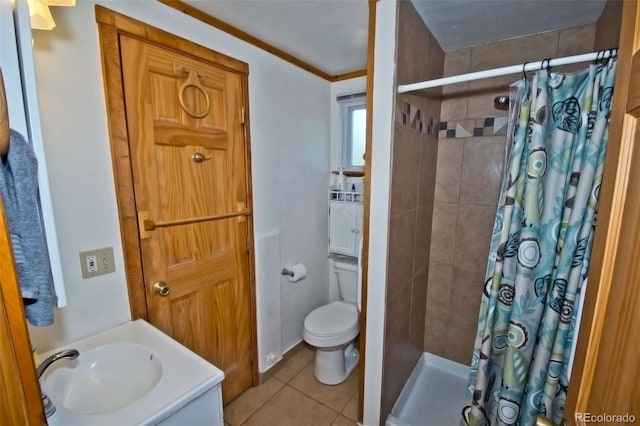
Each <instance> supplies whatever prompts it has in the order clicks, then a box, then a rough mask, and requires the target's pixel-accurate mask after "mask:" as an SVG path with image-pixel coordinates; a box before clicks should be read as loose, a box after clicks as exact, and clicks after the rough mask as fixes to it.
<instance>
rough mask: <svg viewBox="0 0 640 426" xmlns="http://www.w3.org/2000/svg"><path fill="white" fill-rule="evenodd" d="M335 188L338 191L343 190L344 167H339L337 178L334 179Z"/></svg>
mask: <svg viewBox="0 0 640 426" xmlns="http://www.w3.org/2000/svg"><path fill="white" fill-rule="evenodd" d="M336 189H337V190H338V191H344V168H343V167H340V172H339V173H338V178H337V179H336Z"/></svg>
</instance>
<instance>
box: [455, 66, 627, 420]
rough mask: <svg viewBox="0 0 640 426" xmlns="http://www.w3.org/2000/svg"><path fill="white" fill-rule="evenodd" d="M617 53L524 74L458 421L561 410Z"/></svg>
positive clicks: (555, 414) (552, 414)
mask: <svg viewBox="0 0 640 426" xmlns="http://www.w3.org/2000/svg"><path fill="white" fill-rule="evenodd" d="M615 68H616V62H615V60H610V61H609V62H608V63H606V64H593V65H590V66H589V68H588V69H586V70H584V71H581V72H576V73H571V74H559V73H552V72H550V71H549V70H541V71H539V72H537V73H536V74H535V75H534V76H533V79H532V81H524V82H523V84H524V87H523V89H524V90H521V91H520V93H521V94H522V96H523V97H522V98H521V99H519V101H520V102H516V104H519V115H518V123H517V126H514V127H515V135H514V137H513V142H512V143H513V145H512V147H511V152H510V155H509V160H508V163H507V168H506V170H505V177H504V181H503V184H502V190H501V194H500V202H499V206H498V211H497V214H496V219H495V224H494V230H493V235H492V241H491V248H490V254H489V260H488V263H487V274H486V278H485V284H484V291H483V295H482V302H481V306H480V314H479V321H478V333H477V335H476V341H475V347H474V351H473V358H472V365H471V369H470V376H469V382H468V387H467V400H468V401H469V402H470V405H468V406H466V407H464V409H463V411H462V415H463V419H462V420H461V425H466V424H469V425H493V426H495V425H522V426H531V425H534V424H535V418H536V416H537V415H538V414H539V413H540V414H543V415H544V416H546V417H548V418H549V419H552V420H553V421H554V422H555V423H556V424H558V423H559V422H560V421H561V419H562V418H563V416H564V413H563V411H564V403H565V398H566V392H567V387H568V372H567V368H568V363H569V357H570V352H571V346H572V340H573V337H574V330H575V325H576V324H575V322H576V315H577V309H574V306H576V307H577V306H578V305H577V301H578V300H577V299H578V298H579V297H580V290H581V287H582V285H583V283H584V281H585V279H586V276H587V272H588V269H589V258H590V253H591V246H592V240H593V231H594V226H595V219H596V213H597V207H598V192H599V189H600V182H601V179H602V170H603V163H604V155H605V150H606V145H607V134H608V122H609V117H610V113H611V98H612V93H613V83H614V75H615Z"/></svg>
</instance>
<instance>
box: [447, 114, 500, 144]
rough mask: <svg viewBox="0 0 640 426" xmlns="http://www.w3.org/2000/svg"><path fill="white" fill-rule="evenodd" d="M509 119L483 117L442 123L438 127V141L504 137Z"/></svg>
mask: <svg viewBox="0 0 640 426" xmlns="http://www.w3.org/2000/svg"><path fill="white" fill-rule="evenodd" d="M508 121H509V117H507V116H503V117H485V118H478V119H475V120H458V121H442V122H440V125H439V127H438V138H439V139H445V138H446V139H454V138H471V137H479V136H506V135H507V127H508V126H507V124H508Z"/></svg>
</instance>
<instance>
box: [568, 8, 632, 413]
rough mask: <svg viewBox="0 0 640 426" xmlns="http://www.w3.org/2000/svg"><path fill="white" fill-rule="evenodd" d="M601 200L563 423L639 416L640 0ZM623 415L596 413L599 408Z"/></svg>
mask: <svg viewBox="0 0 640 426" xmlns="http://www.w3.org/2000/svg"><path fill="white" fill-rule="evenodd" d="M623 7H624V9H623V18H622V19H623V23H622V31H621V40H620V52H619V59H618V69H617V77H616V85H615V89H614V91H615V93H614V102H615V104H614V107H613V113H612V121H611V131H610V135H609V136H610V138H609V148H608V152H607V163H606V166H605V176H604V180H603V187H602V197H601V201H600V202H601V208H600V214H599V218H598V227H597V230H596V239H595V241H594V252H593V258H592V261H593V263H592V268H591V271H590V273H589V283H588V286H587V293H586V298H585V306H584V310H583V320H582V323H581V326H580V336H579V339H578V350H577V353H576V358H575V363H574V371H573V374H572V376H571V386H570V387H569V394H568V400H567V407H566V408H567V409H566V418H567V420H568V422H569V424H579V425H585V424H623V423H625V422H626V423H629V420H630V419H629V416H634V417H635V421H634V422H631V423H637V422H640V261H639V256H640V133H639V132H640V121H639V120H640V6H639V5H638V3H637V2H636V1H628V2H624V6H623ZM604 415H609V416H617V415H620V416H625V415H627V417H626V419H625V418H624V417H619V418H618V417H609V418H607V417H598V416H604Z"/></svg>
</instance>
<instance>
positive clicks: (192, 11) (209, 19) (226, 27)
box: [158, 0, 338, 81]
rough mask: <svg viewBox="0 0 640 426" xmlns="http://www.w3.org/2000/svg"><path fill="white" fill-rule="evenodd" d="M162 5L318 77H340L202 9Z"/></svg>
mask: <svg viewBox="0 0 640 426" xmlns="http://www.w3.org/2000/svg"><path fill="white" fill-rule="evenodd" d="M158 1H159V2H160V3H162V4H164V5H167V6H169V7H171V8H173V9H175V10H178V11H180V12H182V13H184V14H185V15H189V16H191V17H192V18H195V19H197V20H199V21H202V22H204V23H205V24H209V25H211V26H212V27H215V28H218V29H219V30H222V31H224V32H226V33H228V34H230V35H232V36H234V37H237V38H239V39H240V40H242V41H246V42H247V43H249V44H251V45H253V46H255V47H257V48H259V49H262V50H264V51H266V52H269V53H271V54H272V55H275V56H277V57H278V58H280V59H282V60H285V61H287V62H289V63H290V64H293V65H295V66H297V67H299V68H302V69H303V70H305V71H309V72H310V73H311V74H314V75H317V76H318V77H321V78H324V79H325V80H328V81H336V80H334V79H335V78H337V77H338V76H332V75H331V74H328V73H326V72H324V71H322V70H321V69H319V68H317V67H315V66H313V65H311V64H309V63H307V62H305V61H303V60H301V59H298V58H296V57H295V56H293V55H291V54H289V53H287V52H285V51H284V50H282V49H279V48H277V47H275V46H273V45H271V44H269V43H267V42H265V41H263V40H260V39H259V38H257V37H254V36H252V35H251V34H249V33H246V32H244V31H242V30H241V29H239V28H237V27H234V26H233V25H231V24H228V23H226V22H224V21H222V20H220V19H218V18H215V17H213V16H211V15H209V14H207V13H205V12H203V11H201V10H200V9H196V8H195V7H193V6H191V5H189V4H186V3H184V2H182V1H180V0H158Z"/></svg>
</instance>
